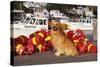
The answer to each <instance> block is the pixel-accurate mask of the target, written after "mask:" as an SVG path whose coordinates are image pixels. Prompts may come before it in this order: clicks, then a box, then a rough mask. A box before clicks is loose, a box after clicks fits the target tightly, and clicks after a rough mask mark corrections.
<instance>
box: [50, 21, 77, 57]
mask: <svg viewBox="0 0 100 67" xmlns="http://www.w3.org/2000/svg"><path fill="white" fill-rule="evenodd" d="M51 24H52V25H53V27H54V28H52V30H51V37H52V43H53V46H54V48H55V50H56V53H55V55H56V56H60V55H62V54H65V55H67V56H76V55H78V51H77V49H76V47H75V45H74V44H73V42H72V41H71V40H70V39H69V38H67V36H66V35H65V33H64V31H63V30H62V29H61V26H60V23H59V22H57V21H51Z"/></svg>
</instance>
